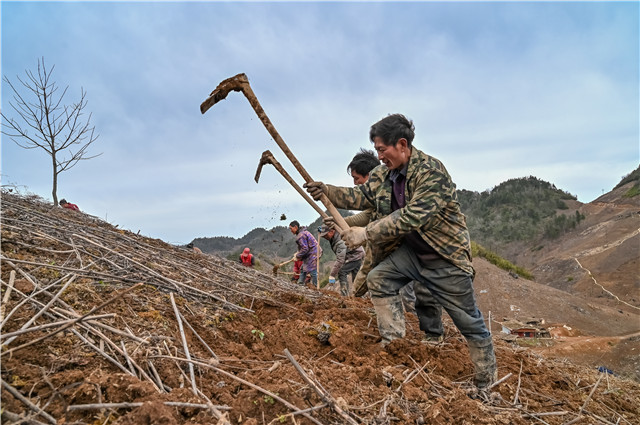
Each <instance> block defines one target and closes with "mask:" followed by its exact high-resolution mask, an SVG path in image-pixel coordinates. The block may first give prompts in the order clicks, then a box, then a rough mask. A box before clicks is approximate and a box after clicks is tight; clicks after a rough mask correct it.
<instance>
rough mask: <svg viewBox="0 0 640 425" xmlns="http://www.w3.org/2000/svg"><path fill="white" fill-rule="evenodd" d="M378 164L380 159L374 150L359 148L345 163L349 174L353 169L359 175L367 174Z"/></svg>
mask: <svg viewBox="0 0 640 425" xmlns="http://www.w3.org/2000/svg"><path fill="white" fill-rule="evenodd" d="M378 165H380V160H379V159H378V156H377V155H376V153H375V152H374V151H371V150H367V149H364V148H360V152H358V153H357V154H356V155H355V156H354V157H353V159H352V160H351V162H350V163H349V165H347V173H348V174H349V175H351V172H352V171H355V172H356V173H358V174H360V175H361V176H367V175H369V173H370V172H371V170H373V169H374V168H376V167H377V166H378Z"/></svg>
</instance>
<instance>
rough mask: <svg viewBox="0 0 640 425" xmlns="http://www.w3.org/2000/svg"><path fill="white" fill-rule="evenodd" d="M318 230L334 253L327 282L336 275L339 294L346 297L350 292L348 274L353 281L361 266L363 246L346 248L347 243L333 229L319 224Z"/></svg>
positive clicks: (333, 279)
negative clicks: (338, 283)
mask: <svg viewBox="0 0 640 425" xmlns="http://www.w3.org/2000/svg"><path fill="white" fill-rule="evenodd" d="M318 232H319V233H320V236H321V237H323V238H325V239H326V240H328V241H329V243H330V244H331V250H332V251H333V252H334V253H335V254H336V261H335V263H333V267H332V268H331V273H329V283H330V284H333V283H335V281H336V278H335V276H338V281H339V282H340V295H342V296H343V297H348V296H349V295H350V294H351V289H350V288H349V275H351V281H352V282H353V280H354V279H355V278H356V275H357V274H358V270H360V266H362V259H363V258H364V248H362V247H361V246H360V247H358V248H356V249H349V248H347V245H346V244H345V243H344V241H343V240H342V238H340V233H338V232H337V231H336V230H335V229H330V228H329V227H328V226H320V227H319V228H318Z"/></svg>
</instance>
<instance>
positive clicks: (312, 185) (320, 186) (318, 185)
mask: <svg viewBox="0 0 640 425" xmlns="http://www.w3.org/2000/svg"><path fill="white" fill-rule="evenodd" d="M302 187H304V188H306V189H307V192H309V195H311V197H312V198H313V199H315V200H316V201H318V200H319V199H320V198H321V197H322V195H323V194H325V195H326V193H327V185H326V184H324V183H322V182H309V183H305V184H303V185H302Z"/></svg>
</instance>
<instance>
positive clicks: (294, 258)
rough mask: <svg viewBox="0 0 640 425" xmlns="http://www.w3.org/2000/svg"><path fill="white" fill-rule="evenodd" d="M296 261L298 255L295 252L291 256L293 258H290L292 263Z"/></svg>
mask: <svg viewBox="0 0 640 425" xmlns="http://www.w3.org/2000/svg"><path fill="white" fill-rule="evenodd" d="M297 259H298V253H297V252H296V253H295V254H293V258H292V260H293V261H296V260H297Z"/></svg>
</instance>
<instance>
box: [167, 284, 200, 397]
mask: <svg viewBox="0 0 640 425" xmlns="http://www.w3.org/2000/svg"><path fill="white" fill-rule="evenodd" d="M169 297H170V299H171V305H172V306H173V312H174V313H175V315H176V321H177V322H178V329H179V331H180V337H181V338H182V348H183V349H184V354H185V357H186V358H187V360H191V354H190V353H189V346H188V345H187V337H186V336H185V335H184V329H183V328H182V319H181V318H180V312H179V311H178V306H176V300H175V299H174V298H173V293H171V294H169ZM189 375H190V376H191V390H192V391H193V393H194V394H198V386H197V385H196V375H195V373H194V372H193V363H189Z"/></svg>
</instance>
